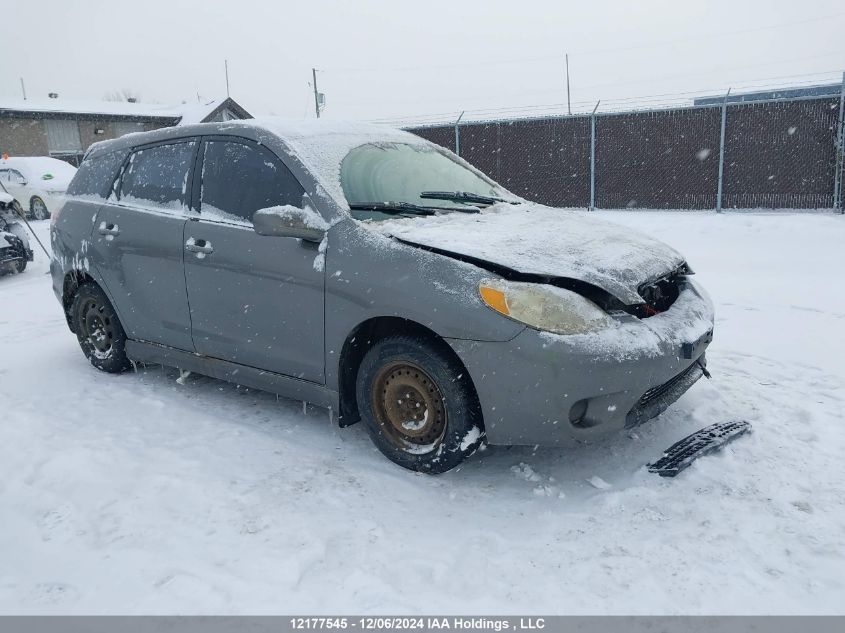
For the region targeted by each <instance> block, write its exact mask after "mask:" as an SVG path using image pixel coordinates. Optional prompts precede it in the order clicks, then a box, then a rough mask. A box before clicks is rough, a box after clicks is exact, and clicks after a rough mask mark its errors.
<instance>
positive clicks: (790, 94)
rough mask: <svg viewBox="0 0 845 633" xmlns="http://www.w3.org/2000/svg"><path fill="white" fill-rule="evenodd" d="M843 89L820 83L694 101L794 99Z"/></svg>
mask: <svg viewBox="0 0 845 633" xmlns="http://www.w3.org/2000/svg"><path fill="white" fill-rule="evenodd" d="M841 90H842V84H841V83H838V84H819V85H817V86H797V87H785V88H777V89H775V90H758V91H755V92H736V93H732V94H730V95H728V97H727V99H726V98H725V95H713V96H707V97H698V98H697V99H695V100H694V101H693V104H694V105H713V104H721V103H722V102H723V101H727V102H728V103H743V102H746V101H772V100H774V99H794V98H800V97H838V96H839V93H840V92H841Z"/></svg>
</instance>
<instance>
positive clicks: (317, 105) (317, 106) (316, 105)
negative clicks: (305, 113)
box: [311, 68, 320, 119]
mask: <svg viewBox="0 0 845 633" xmlns="http://www.w3.org/2000/svg"><path fill="white" fill-rule="evenodd" d="M311 75H312V76H313V77H314V112H315V113H316V114H317V118H318V119H319V118H320V97H319V96H318V95H319V93H318V92H317V69H316V68H312V69H311Z"/></svg>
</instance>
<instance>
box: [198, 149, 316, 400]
mask: <svg viewBox="0 0 845 633" xmlns="http://www.w3.org/2000/svg"><path fill="white" fill-rule="evenodd" d="M195 181H196V182H197V184H196V185H195V187H194V191H195V195H196V196H197V198H198V203H199V210H200V216H199V218H196V219H194V218H192V219H191V220H190V221H189V222H188V223H187V225H186V226H185V249H186V252H185V278H186V281H187V285H188V302H189V304H190V310H191V327H192V329H191V331H192V335H193V341H194V346H195V348H196V351H197V352H199V353H201V354H205V355H207V356H211V357H214V358H219V359H223V360H227V361H232V362H235V363H240V364H243V365H248V366H250V367H256V368H259V369H265V370H268V371H273V372H277V373H281V374H286V375H288V376H294V377H297V378H301V379H304V380H309V381H313V382H317V383H322V382H323V380H324V365H325V363H324V360H323V359H324V357H323V346H324V338H323V336H324V333H323V324H324V315H323V308H324V283H323V280H324V275H323V270H322V267H321V266H315V263H314V262H315V258H317V256H318V254H319V253H318V250H317V249H318V245H316V244H312V243H308V242H304V241H302V240H298V239H296V238H288V237H266V236H261V235H258V234H257V233H255V231H254V230H253V227H252V216H253V214H254V213H255V212H256V211H257V210H259V209H263V208H268V207H272V206H278V205H294V206H301V205H302V199H303V194H304V193H305V192H304V190H303V188H302V186H301V185H300V184H299V182H298V181H297V180H296V178H295V177H294V176H293V175H292V174H291V172H290V171H289V170H288V169H287V167H286V166H285V165H284V164H283V163H282V162H281V161H280V160H279V159H278V158H277V157H276V156H275V155H274V154H273V153H272V152H270V151H269V150H268V149H267V148H265V147H262V146H260V145H258V144H256V143H254V142H252V141H247V140H245V139H236V138H235V137H208V138H207V139H206V140H205V142H204V143H203V146H202V148H201V150H200V156H199V159H198V164H197V168H196V175H195Z"/></svg>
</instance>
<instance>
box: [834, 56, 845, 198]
mask: <svg viewBox="0 0 845 633" xmlns="http://www.w3.org/2000/svg"><path fill="white" fill-rule="evenodd" d="M843 114H845V72H843V73H842V86H841V87H840V88H839V129H838V130H837V131H836V144H837V146H838V147H837V148H836V150H837V151H836V173H835V174H834V180H833V208H834V209H836V210H837V211H839V213H845V207H843V205H842V168H843V166H845V123H843V121H842V116H843Z"/></svg>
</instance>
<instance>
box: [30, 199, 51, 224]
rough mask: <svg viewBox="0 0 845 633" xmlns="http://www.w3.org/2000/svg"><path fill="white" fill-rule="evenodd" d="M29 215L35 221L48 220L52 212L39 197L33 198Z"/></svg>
mask: <svg viewBox="0 0 845 633" xmlns="http://www.w3.org/2000/svg"><path fill="white" fill-rule="evenodd" d="M29 214H30V215H31V216H32V219H33V220H46V219H48V218H49V217H50V211H49V209H47V205H46V204H44V201H43V200H42V199H41V198H39V197H38V196H32V198H31V199H30V201H29Z"/></svg>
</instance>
